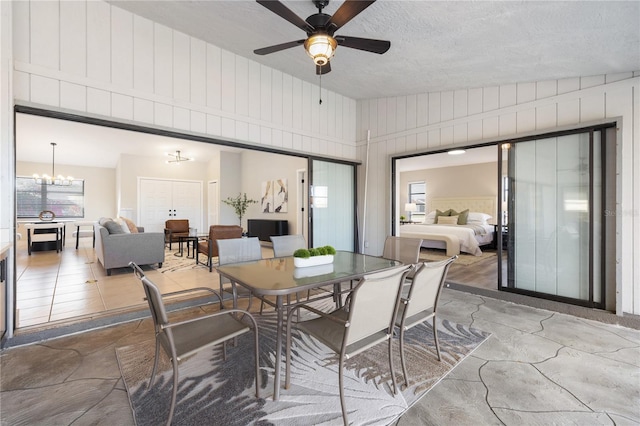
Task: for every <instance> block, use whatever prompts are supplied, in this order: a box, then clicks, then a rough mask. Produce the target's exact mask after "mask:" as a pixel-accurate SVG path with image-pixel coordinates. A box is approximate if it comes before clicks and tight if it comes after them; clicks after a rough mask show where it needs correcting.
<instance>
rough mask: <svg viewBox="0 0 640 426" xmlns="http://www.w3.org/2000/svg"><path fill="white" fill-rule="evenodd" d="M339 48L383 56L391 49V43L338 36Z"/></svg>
mask: <svg viewBox="0 0 640 426" xmlns="http://www.w3.org/2000/svg"><path fill="white" fill-rule="evenodd" d="M335 39H336V41H337V42H338V45H339V46H344V47H350V48H352V49H358V50H366V51H367V52H372V53H379V54H383V53H385V52H386V51H387V50H389V48H390V47H391V42H390V41H387V40H374V39H371V38H360V37H347V36H336V37H335Z"/></svg>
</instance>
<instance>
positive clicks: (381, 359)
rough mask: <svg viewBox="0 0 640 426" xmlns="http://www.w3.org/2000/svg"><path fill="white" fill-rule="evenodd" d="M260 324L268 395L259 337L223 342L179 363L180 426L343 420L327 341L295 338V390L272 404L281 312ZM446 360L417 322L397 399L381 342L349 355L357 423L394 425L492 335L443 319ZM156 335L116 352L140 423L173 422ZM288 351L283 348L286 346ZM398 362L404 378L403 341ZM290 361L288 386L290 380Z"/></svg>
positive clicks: (349, 396) (168, 376) (167, 371)
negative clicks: (256, 347) (156, 359)
mask: <svg viewBox="0 0 640 426" xmlns="http://www.w3.org/2000/svg"><path fill="white" fill-rule="evenodd" d="M256 319H257V320H258V322H259V325H258V327H259V330H260V332H259V338H260V354H261V355H260V356H261V358H260V368H261V375H262V388H261V390H260V392H261V398H260V399H258V398H255V396H254V392H255V389H254V383H255V379H254V377H255V375H254V370H253V368H254V366H253V355H252V351H253V343H252V340H251V339H252V334H251V333H247V334H245V335H243V336H242V337H240V338H239V339H238V344H237V345H236V346H233V345H232V344H231V345H228V348H227V359H226V361H224V360H223V359H222V350H221V348H220V347H215V348H211V349H210V350H203V351H200V353H198V354H196V355H194V356H192V357H191V358H188V359H186V360H184V361H183V362H182V363H181V364H180V384H179V388H178V402H177V404H176V413H175V416H174V419H173V424H179V425H200V424H213V423H215V424H221V425H247V424H251V425H266V424H277V425H298V424H323V425H341V424H342V413H341V408H340V398H339V388H338V373H337V367H338V363H337V358H336V356H335V355H334V354H333V353H331V352H330V351H329V350H328V349H327V348H326V347H325V346H324V345H323V344H321V343H319V342H318V341H316V340H315V339H313V338H310V337H308V336H307V335H304V337H303V336H302V335H300V334H294V335H293V347H292V356H293V357H294V358H293V361H292V376H291V387H290V388H289V389H284V388H283V389H281V391H280V398H279V400H278V401H273V400H272V398H271V396H272V394H273V371H274V358H275V349H274V348H275V328H276V327H275V324H276V322H275V314H274V313H273V311H271V312H265V313H264V314H263V315H256ZM438 336H439V341H440V349H441V353H442V362H438V359H437V356H436V351H435V345H434V343H433V331H432V329H431V327H429V326H422V325H419V326H416V327H414V328H413V329H411V330H410V331H408V332H407V334H406V348H405V349H406V358H407V366H408V369H409V374H410V376H411V377H410V379H411V381H410V384H409V387H408V388H407V389H405V390H403V391H402V392H400V393H399V394H398V395H396V396H395V397H394V396H393V394H392V393H391V389H390V384H391V379H390V373H389V364H388V358H387V357H388V350H387V345H386V344H384V343H383V344H379V345H377V346H376V347H374V348H371V349H369V350H368V351H365V352H363V353H362V354H360V355H357V356H355V357H353V358H352V359H350V360H349V361H348V362H347V364H346V365H347V366H346V368H345V395H346V404H347V409H348V411H349V420H350V422H351V423H352V424H358V425H362V424H367V425H388V424H391V423H392V422H394V420H396V419H397V418H398V417H399V416H401V415H402V414H403V413H404V412H405V411H406V410H408V409H409V408H410V407H411V406H412V405H413V404H414V403H415V402H416V401H418V400H419V399H420V398H421V397H422V396H424V395H425V394H426V393H427V392H428V391H429V389H431V388H432V387H433V386H434V385H435V384H437V383H438V382H439V381H440V380H442V378H443V377H444V376H446V375H447V374H448V373H449V372H450V371H451V370H452V369H453V368H454V367H455V366H456V365H457V364H458V363H460V361H462V360H463V359H464V358H465V357H466V356H468V355H469V354H470V353H471V352H473V351H474V350H475V349H476V348H477V347H478V346H479V345H480V344H481V343H482V342H484V341H485V340H486V339H487V337H488V336H489V334H488V333H485V332H482V331H479V330H476V329H470V328H467V327H464V326H461V325H457V324H455V323H452V322H449V321H446V320H443V321H440V322H439V323H438ZM153 351H154V342H153V340H147V341H145V342H138V343H136V344H133V345H130V346H126V347H121V348H117V349H116V353H117V357H118V364H119V366H120V371H121V373H122V378H123V380H124V383H125V386H126V389H127V393H128V396H129V400H130V403H131V407H132V409H133V414H134V417H135V420H136V424H137V425H138V426H143V425H157V424H163V423H164V422H166V418H167V416H168V414H169V404H170V401H171V387H172V373H171V365H170V363H169V361H168V360H167V357H166V356H164V355H161V360H162V362H161V364H160V365H161V368H160V370H159V371H161V372H162V373H161V374H158V376H157V377H156V381H155V384H154V386H153V387H152V388H151V389H150V390H147V383H148V380H149V377H150V375H151V369H152V367H153ZM283 354H284V350H283ZM394 355H395V357H394V358H395V361H394V367H395V369H396V374H397V378H398V384H402V383H403V381H402V380H403V379H402V368H401V365H400V357H399V355H398V345H397V339H395V346H394ZM284 368H285V367H284V363H282V383H283V385H284Z"/></svg>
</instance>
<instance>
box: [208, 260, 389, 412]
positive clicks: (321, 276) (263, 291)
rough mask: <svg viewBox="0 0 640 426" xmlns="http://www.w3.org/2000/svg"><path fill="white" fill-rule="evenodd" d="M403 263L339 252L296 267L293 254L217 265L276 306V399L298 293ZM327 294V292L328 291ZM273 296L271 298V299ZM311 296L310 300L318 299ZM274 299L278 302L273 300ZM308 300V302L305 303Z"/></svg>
mask: <svg viewBox="0 0 640 426" xmlns="http://www.w3.org/2000/svg"><path fill="white" fill-rule="evenodd" d="M398 265H401V263H400V262H398V261H395V260H390V259H384V258H382V257H376V256H369V255H365V254H358V253H352V252H348V251H337V252H336V254H335V255H334V259H333V263H330V264H326V265H319V266H310V267H304V268H297V267H295V265H294V260H293V257H292V256H289V257H279V258H278V257H277V258H271V259H262V260H258V261H252V262H242V263H234V264H228V265H223V266H218V267H217V268H216V269H217V270H218V273H219V274H220V275H221V276H223V277H226V278H228V279H229V280H230V281H231V282H232V285H241V286H242V287H244V288H246V289H247V290H249V291H250V292H251V293H252V294H253V295H254V296H256V297H258V298H260V299H261V300H263V301H264V302H265V303H267V304H269V305H271V306H273V307H274V309H275V311H276V315H277V324H276V358H275V366H274V367H275V369H274V371H275V373H274V374H275V377H274V389H273V400H274V401H276V400H277V399H278V397H279V395H280V363H281V358H282V333H283V324H284V319H285V315H286V314H287V313H288V311H289V309H290V308H292V307H293V305H291V304H289V303H285V302H286V301H288V300H290V299H291V296H292V295H295V294H296V293H299V292H307V291H309V290H314V289H318V288H320V287H327V286H331V285H333V286H334V293H335V292H336V290H339V289H340V283H343V282H350V281H351V280H359V279H360V278H362V277H363V276H365V275H367V274H370V273H374V272H380V271H384V270H386V269H391V268H393V267H395V266H398ZM325 294H326V293H325ZM268 297H270V298H268ZM322 297H325V298H326V297H331V296H326V295H325V296H319V297H317V298H316V299H310V300H309V301H313V300H317V299H319V298H322ZM274 298H275V302H273V299H274ZM305 303H306V302H305Z"/></svg>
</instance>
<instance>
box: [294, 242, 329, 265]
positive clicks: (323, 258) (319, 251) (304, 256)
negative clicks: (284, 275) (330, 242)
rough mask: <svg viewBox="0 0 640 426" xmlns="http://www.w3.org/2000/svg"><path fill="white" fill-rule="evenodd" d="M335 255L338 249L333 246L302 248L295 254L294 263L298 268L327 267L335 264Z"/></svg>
mask: <svg viewBox="0 0 640 426" xmlns="http://www.w3.org/2000/svg"><path fill="white" fill-rule="evenodd" d="M334 254H336V249H334V248H333V247H332V246H323V247H316V248H310V249H306V248H301V249H298V250H296V251H294V252H293V262H294V264H295V265H296V267H298V268H302V267H306V266H317V265H325V264H327V263H332V262H333V255H334Z"/></svg>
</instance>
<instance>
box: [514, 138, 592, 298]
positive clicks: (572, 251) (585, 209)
mask: <svg viewBox="0 0 640 426" xmlns="http://www.w3.org/2000/svg"><path fill="white" fill-rule="evenodd" d="M595 145H597V144H595ZM589 147H590V141H589V133H582V134H575V135H569V136H562V137H557V138H548V139H540V140H534V141H527V142H520V143H517V144H515V145H513V146H512V148H511V149H510V152H509V155H510V167H509V177H510V180H511V185H512V186H511V188H510V191H512V196H513V198H512V200H513V203H512V205H511V206H510V211H509V212H508V217H509V229H510V231H509V232H510V233H511V235H510V239H512V241H513V250H509V251H508V256H509V266H510V270H509V283H508V285H509V287H512V288H517V289H522V290H529V291H534V292H539V293H546V294H550V295H556V296H562V297H568V298H573V299H580V300H589V297H590V295H589V288H590V287H589V286H590V266H591V265H590V237H591V235H590V234H591V229H592V225H593V224H592V223H591V219H590V214H589V206H590V203H591V201H593V205H594V206H595V208H598V206H600V205H601V204H600V196H599V194H600V192H598V191H594V193H593V194H595V195H594V198H595V199H594V200H590V198H589V197H590V191H589V189H590V185H591V180H590V170H589V164H590V155H591V154H590V151H589ZM596 154H597V155H596ZM594 157H597V158H596V160H599V158H600V155H599V153H598V151H597V150H594ZM594 163H596V164H598V163H599V161H594ZM597 170H598V168H595V169H594V172H595V173H596V174H597V173H598V172H597ZM594 185H600V186H601V185H602V182H600V180H599V179H595V180H594ZM595 229H599V228H595ZM597 237H599V235H598V236H597ZM594 245H597V244H594ZM596 263H597V262H596ZM596 287H599V286H598V285H597V286H596ZM599 297H600V295H599V294H597V297H594V301H596V302H598V301H599Z"/></svg>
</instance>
